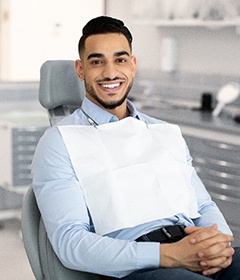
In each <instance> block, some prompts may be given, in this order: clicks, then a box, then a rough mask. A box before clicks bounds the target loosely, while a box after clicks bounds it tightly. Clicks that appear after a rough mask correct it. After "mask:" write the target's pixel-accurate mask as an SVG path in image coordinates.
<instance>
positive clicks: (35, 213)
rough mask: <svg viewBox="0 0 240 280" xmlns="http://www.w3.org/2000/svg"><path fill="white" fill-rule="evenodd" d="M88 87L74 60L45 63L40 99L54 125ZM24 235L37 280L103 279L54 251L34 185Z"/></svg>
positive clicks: (27, 199)
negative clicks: (69, 265)
mask: <svg viewBox="0 0 240 280" xmlns="http://www.w3.org/2000/svg"><path fill="white" fill-rule="evenodd" d="M84 95H85V89H84V85H83V82H81V81H80V80H79V79H78V77H77V75H76V73H75V70H74V61H71V60H62V61H61V60H59V61H47V62H45V63H44V64H43V65H42V67H41V71H40V86H39V101H40V103H41V104H42V106H43V107H45V108H46V109H47V111H48V114H49V120H50V124H51V125H54V124H55V123H56V122H57V121H59V120H60V119H61V118H63V117H64V116H66V115H69V114H70V113H71V112H72V110H74V108H76V107H79V106H80V105H81V103H82V99H83V96H84ZM22 236H23V242H24V247H25V250H26V253H27V256H28V260H29V263H30V265H31V268H32V271H33V273H34V276H35V278H36V279H37V280H100V279H101V277H100V276H98V275H95V274H90V273H86V272H80V271H75V270H70V269H67V268H66V267H64V266H63V265H62V264H61V262H60V261H59V259H58V257H57V256H56V254H55V253H54V251H53V249H52V246H51V244H50V242H49V240H48V237H47V233H46V230H45V227H44V224H43V221H42V218H41V214H40V212H39V209H38V206H37V203H36V199H35V196H34V192H33V190H32V187H30V188H29V190H28V192H27V194H26V196H25V198H24V202H23V207H22Z"/></svg>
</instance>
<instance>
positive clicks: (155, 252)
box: [137, 242, 160, 269]
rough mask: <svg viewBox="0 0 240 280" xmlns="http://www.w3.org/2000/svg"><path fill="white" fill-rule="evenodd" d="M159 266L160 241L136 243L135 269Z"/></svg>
mask: <svg viewBox="0 0 240 280" xmlns="http://www.w3.org/2000/svg"><path fill="white" fill-rule="evenodd" d="M159 266H160V243H157V242H138V243H137V269H145V268H158V267H159Z"/></svg>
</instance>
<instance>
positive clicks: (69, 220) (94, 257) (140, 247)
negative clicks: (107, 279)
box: [32, 127, 160, 278]
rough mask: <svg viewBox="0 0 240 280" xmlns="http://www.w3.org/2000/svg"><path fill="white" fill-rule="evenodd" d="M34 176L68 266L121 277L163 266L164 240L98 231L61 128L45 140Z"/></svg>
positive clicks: (42, 206) (50, 231)
mask: <svg viewBox="0 0 240 280" xmlns="http://www.w3.org/2000/svg"><path fill="white" fill-rule="evenodd" d="M32 175H33V189H34V192H35V195H36V199H37V203H38V206H39V209H40V212H41V215H42V217H43V221H44V224H45V227H46V230H47V233H48V237H49V240H50V242H51V244H52V246H53V249H54V251H55V252H56V254H57V256H58V258H59V259H60V261H61V262H62V263H63V265H64V266H66V267H68V268H70V269H75V270H81V271H86V272H92V273H98V274H102V275H107V276H113V277H119V278H121V277H124V276H126V275H128V274H130V273H131V272H133V271H135V270H137V269H143V268H156V267H159V263H160V248H159V247H160V245H159V244H158V243H147V242H146V243H140V242H139V243H137V242H135V241H128V240H121V239H115V238H110V237H108V236H100V235H97V234H96V233H94V232H92V229H91V226H90V218H89V214H88V210H87V207H86V203H85V200H84V196H83V192H82V189H81V185H80V183H79V181H78V180H77V178H76V175H75V173H74V170H73V168H72V165H71V161H70V159H69V156H68V153H67V150H66V147H65V144H64V142H63V141H62V138H61V136H60V133H59V131H58V129H57V128H56V127H53V128H50V129H49V130H48V131H47V132H46V133H45V135H44V136H43V137H42V139H41V140H40V142H39V144H38V147H37V149H36V152H35V156H34V160H33V166H32Z"/></svg>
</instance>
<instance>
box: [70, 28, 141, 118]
mask: <svg viewBox="0 0 240 280" xmlns="http://www.w3.org/2000/svg"><path fill="white" fill-rule="evenodd" d="M83 38H84V37H83ZM109 42H111V44H109ZM83 44H84V45H83ZM79 48H80V50H79V51H80V58H81V60H77V61H76V63H75V67H76V72H77V74H78V76H79V77H80V79H81V80H84V82H85V87H86V97H87V98H88V99H89V100H91V101H92V102H94V103H95V104H97V105H99V106H101V107H103V108H105V109H106V110H108V111H109V112H111V113H112V114H113V115H115V116H117V117H118V118H119V119H122V118H124V117H126V116H128V115H129V112H128V110H127V106H126V99H127V95H128V93H129V91H130V90H131V88H132V84H133V78H134V76H135V73H136V58H135V57H134V56H133V55H132V54H131V45H130V44H129V42H128V41H127V39H126V37H125V36H124V35H123V34H121V33H106V34H99V35H95V36H90V37H87V38H86V40H84V39H82V40H81V41H80V44H79ZM82 48H84V50H85V51H84V50H83V49H82Z"/></svg>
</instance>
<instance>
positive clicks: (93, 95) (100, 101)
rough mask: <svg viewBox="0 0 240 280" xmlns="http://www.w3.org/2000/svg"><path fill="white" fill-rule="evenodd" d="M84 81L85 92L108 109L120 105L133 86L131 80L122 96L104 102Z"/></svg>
mask: <svg viewBox="0 0 240 280" xmlns="http://www.w3.org/2000/svg"><path fill="white" fill-rule="evenodd" d="M84 82H85V88H86V92H87V93H88V94H89V95H90V96H91V97H92V98H93V99H95V100H96V101H97V102H98V103H99V104H100V105H101V106H102V107H103V108H105V109H108V110H113V109H115V108H117V107H118V106H120V105H122V104H123V102H124V101H125V100H126V99H127V96H128V94H129V92H130V90H131V88H132V86H133V82H131V83H130V84H129V86H128V88H127V89H126V92H125V94H124V96H123V97H122V98H121V99H119V100H116V101H109V102H105V101H104V100H102V99H101V98H99V97H98V96H97V94H96V92H95V91H94V89H93V87H92V86H90V85H89V84H87V83H86V81H84Z"/></svg>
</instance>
